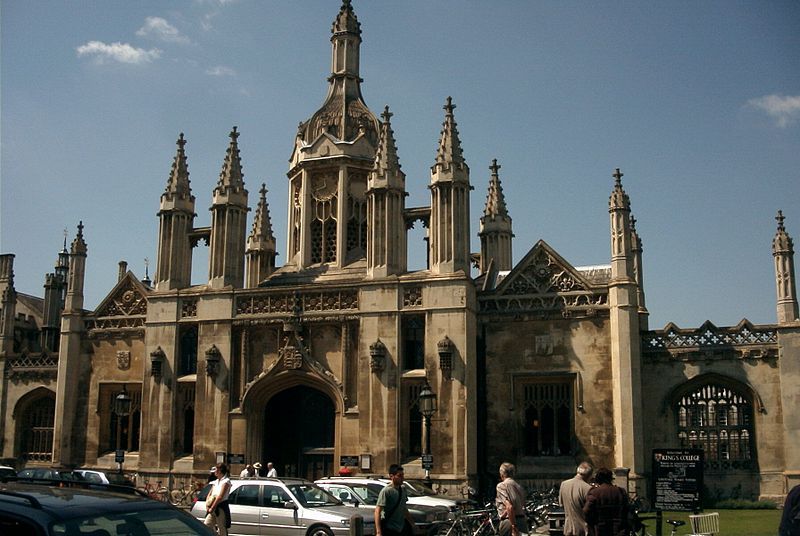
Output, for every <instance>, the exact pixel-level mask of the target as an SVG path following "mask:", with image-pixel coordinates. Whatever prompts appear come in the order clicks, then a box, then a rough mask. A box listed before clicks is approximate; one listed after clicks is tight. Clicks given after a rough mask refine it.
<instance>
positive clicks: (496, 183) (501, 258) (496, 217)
mask: <svg viewBox="0 0 800 536" xmlns="http://www.w3.org/2000/svg"><path fill="white" fill-rule="evenodd" d="M500 167H501V166H500V164H498V163H497V159H494V160H492V165H491V166H489V170H490V171H491V172H492V175H491V177H490V178H489V193H488V194H487V195H486V206H485V208H484V209H483V216H481V223H480V231H479V232H478V236H479V237H480V239H481V260H480V272H481V273H485V272H486V270H488V268H489V263H490V262H491V260H492V259H494V265H495V267H497V269H498V270H510V269H511V268H512V266H511V263H512V254H511V239H512V238H513V236H514V233H513V232H512V230H511V217H510V216H509V215H508V208H507V207H506V198H505V196H504V195H503V186H502V185H501V184H500V175H499V171H500Z"/></svg>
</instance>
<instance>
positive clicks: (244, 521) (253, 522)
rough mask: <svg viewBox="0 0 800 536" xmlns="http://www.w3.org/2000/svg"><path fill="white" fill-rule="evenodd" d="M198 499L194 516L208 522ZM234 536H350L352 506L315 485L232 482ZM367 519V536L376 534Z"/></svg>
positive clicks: (202, 502)
mask: <svg viewBox="0 0 800 536" xmlns="http://www.w3.org/2000/svg"><path fill="white" fill-rule="evenodd" d="M209 488H210V485H208V486H206V487H205V488H204V490H203V491H202V492H201V493H200V495H199V496H198V499H199V500H198V501H197V502H196V503H195V504H194V506H193V507H192V510H191V513H192V515H193V516H194V517H196V518H197V519H200V520H202V519H205V516H206V505H205V497H206V495H207V494H208V491H207V490H208V489H209ZM228 506H229V507H230V510H231V528H230V529H228V534H230V535H232V536H240V535H241V536H244V535H247V536H251V535H252V536H254V535H257V534H269V535H271V536H272V535H274V536H349V534H350V519H351V518H352V517H353V515H354V510H353V507H352V506H345V505H344V504H343V503H342V501H340V500H339V499H337V498H336V497H334V496H332V495H331V494H330V493H328V492H327V491H325V490H323V489H322V488H320V487H319V486H317V485H316V484H314V483H312V482H309V481H308V480H303V479H300V478H258V479H254V478H248V479H242V480H239V479H233V480H231V491H230V494H229V496H228ZM362 517H363V519H364V536H372V535H374V534H375V520H374V519H372V518H371V517H370V516H362Z"/></svg>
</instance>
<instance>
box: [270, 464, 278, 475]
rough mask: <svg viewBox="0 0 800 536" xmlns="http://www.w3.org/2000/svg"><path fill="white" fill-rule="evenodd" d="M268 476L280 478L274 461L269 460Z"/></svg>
mask: <svg viewBox="0 0 800 536" xmlns="http://www.w3.org/2000/svg"><path fill="white" fill-rule="evenodd" d="M267 478H278V471H276V470H275V467H274V466H273V465H272V462H267Z"/></svg>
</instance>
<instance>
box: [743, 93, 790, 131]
mask: <svg viewBox="0 0 800 536" xmlns="http://www.w3.org/2000/svg"><path fill="white" fill-rule="evenodd" d="M747 103H748V104H749V105H750V106H753V107H754V108H758V109H760V110H764V111H765V112H767V115H769V116H770V117H771V118H773V119H774V120H775V124H776V125H778V126H779V127H780V128H786V127H788V126H789V125H791V124H793V123H794V122H795V121H797V119H798V118H800V95H798V96H794V97H793V96H784V95H765V96H763V97H758V98H756V99H750V100H749V101H747Z"/></svg>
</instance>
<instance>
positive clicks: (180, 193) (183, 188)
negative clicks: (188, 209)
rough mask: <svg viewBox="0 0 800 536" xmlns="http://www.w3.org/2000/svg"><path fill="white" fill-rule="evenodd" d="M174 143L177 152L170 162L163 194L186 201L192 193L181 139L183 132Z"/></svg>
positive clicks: (184, 143) (183, 142)
mask: <svg viewBox="0 0 800 536" xmlns="http://www.w3.org/2000/svg"><path fill="white" fill-rule="evenodd" d="M175 143H176V144H177V145H178V151H177V153H176V154H175V159H174V160H173V161H172V170H171V171H170V173H169V179H168V180H167V188H166V190H164V193H165V194H169V195H173V196H177V197H179V198H181V199H186V198H188V197H189V196H191V195H192V192H191V187H190V186H189V166H188V164H187V162H186V151H185V149H184V147H185V146H186V140H185V139H184V137H183V132H181V134H180V136H179V137H178V141H177V142H175Z"/></svg>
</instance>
